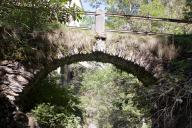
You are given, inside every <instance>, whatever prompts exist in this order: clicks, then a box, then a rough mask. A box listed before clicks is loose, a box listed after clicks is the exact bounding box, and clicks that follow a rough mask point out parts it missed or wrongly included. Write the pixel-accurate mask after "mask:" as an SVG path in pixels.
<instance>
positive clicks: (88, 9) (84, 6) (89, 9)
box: [81, 0, 105, 11]
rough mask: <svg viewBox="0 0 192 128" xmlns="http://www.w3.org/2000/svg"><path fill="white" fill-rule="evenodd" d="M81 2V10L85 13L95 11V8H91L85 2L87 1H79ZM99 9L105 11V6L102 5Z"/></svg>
mask: <svg viewBox="0 0 192 128" xmlns="http://www.w3.org/2000/svg"><path fill="white" fill-rule="evenodd" d="M81 1H82V4H83V8H84V10H85V11H95V10H96V8H93V7H92V6H90V3H89V2H87V0H81ZM99 8H100V9H103V10H104V9H105V5H104V4H102V5H100V6H99Z"/></svg>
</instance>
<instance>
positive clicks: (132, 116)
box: [80, 66, 150, 128]
mask: <svg viewBox="0 0 192 128" xmlns="http://www.w3.org/2000/svg"><path fill="white" fill-rule="evenodd" d="M82 78H83V79H82V82H81V84H82V86H81V89H80V96H81V102H82V103H81V108H82V109H85V112H86V113H84V120H85V124H87V125H89V124H90V123H94V124H96V125H97V126H98V127H101V128H112V127H114V128H122V127H131V128H132V127H141V126H142V121H141V120H142V118H145V117H148V116H149V115H148V113H149V110H150V108H149V107H148V106H149V105H148V106H147V105H143V106H138V104H139V102H140V101H142V102H145V101H146V99H145V98H146V96H145V95H137V91H138V90H144V89H143V88H142V86H141V83H139V81H138V80H137V79H136V78H134V77H133V76H132V75H129V74H127V73H125V72H121V71H119V70H117V69H115V68H114V67H111V66H109V67H105V68H104V69H95V70H91V71H90V70H87V71H86V72H85V73H83V76H82ZM143 93H144V94H145V91H143ZM145 103H146V102H145ZM147 121H148V119H147ZM147 124H148V125H150V122H147Z"/></svg>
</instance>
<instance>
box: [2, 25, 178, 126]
mask: <svg viewBox="0 0 192 128" xmlns="http://www.w3.org/2000/svg"><path fill="white" fill-rule="evenodd" d="M0 32H1V33H0V38H1V39H3V40H6V39H8V38H10V37H12V36H13V37H18V38H20V37H21V33H20V32H19V31H12V30H5V29H1V31H0ZM103 32H104V30H103V28H99V29H98V30H97V28H96V33H95V32H93V31H92V30H82V29H72V28H62V29H57V30H51V31H47V32H37V31H36V32H33V33H29V34H27V36H28V37H27V47H28V48H29V50H28V51H27V52H26V53H23V54H24V55H26V56H27V59H26V60H24V61H17V59H15V60H1V61H0V94H1V97H3V98H0V103H2V104H3V105H1V107H0V114H1V113H3V112H4V114H3V115H0V124H2V127H6V126H7V125H8V124H9V125H10V124H15V122H14V121H17V112H18V111H19V108H18V107H17V106H16V105H15V102H16V101H17V100H16V99H18V97H19V95H20V94H21V93H22V92H23V91H24V90H25V88H27V87H30V86H32V85H34V84H35V83H37V82H39V81H40V80H41V79H43V78H44V77H46V76H47V74H48V73H50V72H51V71H53V70H55V69H56V68H58V67H60V66H62V65H65V64H71V63H75V62H79V61H98V62H103V63H111V64H113V65H115V66H116V67H117V68H120V69H122V70H124V71H127V72H129V73H131V74H133V75H135V76H136V77H137V78H138V79H139V80H140V81H141V82H142V83H143V84H144V85H145V86H149V85H153V84H156V83H157V82H158V80H159V79H161V78H162V77H163V75H164V73H165V72H166V66H167V64H168V62H169V61H170V60H172V59H174V58H175V57H176V56H177V51H178V50H177V48H176V47H175V45H174V44H173V42H172V41H170V37H169V36H166V35H146V34H128V33H123V32H119V33H113V32H107V33H103ZM3 40H2V41H3ZM21 56H22V55H21ZM4 103H5V104H4ZM5 110H7V111H5Z"/></svg>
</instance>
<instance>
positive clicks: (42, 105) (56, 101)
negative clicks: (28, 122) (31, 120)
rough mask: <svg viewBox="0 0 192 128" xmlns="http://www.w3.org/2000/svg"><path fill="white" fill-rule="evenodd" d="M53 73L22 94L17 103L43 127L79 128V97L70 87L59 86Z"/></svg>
mask: <svg viewBox="0 0 192 128" xmlns="http://www.w3.org/2000/svg"><path fill="white" fill-rule="evenodd" d="M57 80H58V76H57V75H56V74H54V73H52V74H50V75H49V76H48V78H46V79H44V80H42V81H41V83H38V84H37V85H34V86H33V87H32V88H29V89H28V90H27V91H26V92H24V94H22V96H21V97H20V98H21V101H20V102H19V104H20V105H21V108H22V109H23V111H25V112H30V111H31V110H32V114H33V115H34V117H35V118H36V119H37V122H38V123H39V125H40V126H41V127H43V128H81V121H82V112H81V110H80V109H79V107H78V104H79V103H80V102H79V99H78V97H76V96H75V94H74V93H73V91H72V90H71V89H70V88H61V87H59V85H58V83H57Z"/></svg>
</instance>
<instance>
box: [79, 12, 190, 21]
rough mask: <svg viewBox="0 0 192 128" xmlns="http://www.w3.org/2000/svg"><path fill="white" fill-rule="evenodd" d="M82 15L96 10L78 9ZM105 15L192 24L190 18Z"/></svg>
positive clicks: (90, 13)
mask: <svg viewBox="0 0 192 128" xmlns="http://www.w3.org/2000/svg"><path fill="white" fill-rule="evenodd" d="M76 13H80V14H84V15H94V16H96V15H98V14H96V12H90V11H80V12H76ZM105 16H107V17H121V18H128V19H138V20H151V21H165V22H174V23H186V24H192V20H186V19H176V18H162V17H153V16H141V15H130V14H121V13H108V12H107V13H105Z"/></svg>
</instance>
